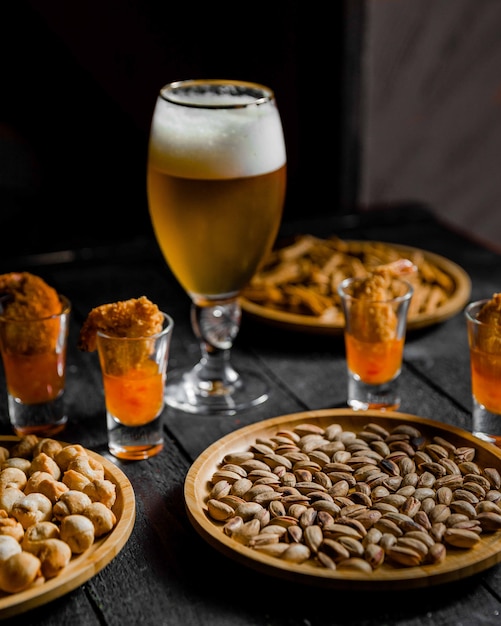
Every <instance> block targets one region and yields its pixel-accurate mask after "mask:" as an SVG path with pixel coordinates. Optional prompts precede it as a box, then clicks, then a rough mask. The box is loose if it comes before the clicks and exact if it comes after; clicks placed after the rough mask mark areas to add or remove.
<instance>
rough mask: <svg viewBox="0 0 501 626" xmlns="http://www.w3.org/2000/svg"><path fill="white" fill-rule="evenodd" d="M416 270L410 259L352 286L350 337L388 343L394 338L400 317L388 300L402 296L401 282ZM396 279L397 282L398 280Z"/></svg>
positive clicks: (377, 269)
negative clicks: (400, 279)
mask: <svg viewBox="0 0 501 626" xmlns="http://www.w3.org/2000/svg"><path fill="white" fill-rule="evenodd" d="M416 271H417V268H416V266H415V265H414V264H413V263H412V261H409V260H408V259H399V260H397V261H393V262H392V263H388V264H385V265H380V266H378V267H376V268H374V270H373V271H372V272H371V273H369V274H368V275H367V276H366V277H365V278H362V279H360V281H359V282H357V283H355V285H354V286H353V291H352V293H351V295H352V297H353V298H356V300H354V302H353V304H352V316H351V333H352V334H353V335H354V336H356V337H357V338H358V339H360V340H361V341H371V342H375V341H385V340H387V339H391V338H393V337H395V334H396V328H397V324H398V318H397V314H396V312H395V309H394V307H393V306H392V305H391V304H389V302H388V301H389V300H391V299H393V298H395V297H398V296H399V295H401V291H399V289H401V286H402V283H401V282H400V281H399V280H398V279H399V278H403V277H405V276H406V275H410V274H414V273H415V272H416ZM396 279H397V280H396Z"/></svg>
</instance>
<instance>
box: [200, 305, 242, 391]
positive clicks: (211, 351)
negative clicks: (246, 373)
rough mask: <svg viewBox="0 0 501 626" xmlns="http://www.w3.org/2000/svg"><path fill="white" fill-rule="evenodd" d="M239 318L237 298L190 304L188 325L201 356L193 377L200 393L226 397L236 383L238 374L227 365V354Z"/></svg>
mask: <svg viewBox="0 0 501 626" xmlns="http://www.w3.org/2000/svg"><path fill="white" fill-rule="evenodd" d="M241 317H242V311H241V308H240V303H239V302H238V299H237V298H233V299H229V300H224V301H217V302H211V303H205V302H204V303H203V304H197V303H193V304H192V306H191V325H192V328H193V332H194V333H195V336H196V337H197V338H198V340H199V341H200V350H201V352H202V357H201V359H200V361H199V363H198V364H197V366H196V368H195V373H196V377H197V382H198V386H199V388H200V390H201V391H202V392H204V393H208V394H218V393H221V394H223V393H227V392H228V388H229V387H233V386H234V385H235V384H236V383H237V382H238V380H239V374H238V373H237V371H236V370H235V369H234V368H233V367H232V365H231V363H230V354H231V348H232V346H233V342H234V340H235V338H236V336H237V335H238V331H239V329H240V320H241Z"/></svg>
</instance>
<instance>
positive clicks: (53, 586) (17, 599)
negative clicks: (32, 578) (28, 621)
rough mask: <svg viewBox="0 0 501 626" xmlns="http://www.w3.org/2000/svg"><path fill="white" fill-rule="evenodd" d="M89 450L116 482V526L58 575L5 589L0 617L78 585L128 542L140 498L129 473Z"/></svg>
mask: <svg viewBox="0 0 501 626" xmlns="http://www.w3.org/2000/svg"><path fill="white" fill-rule="evenodd" d="M17 441H19V438H18V437H14V436H0V445H1V446H5V447H9V446H11V445H12V444H13V443H15V442H17ZM63 445H66V444H63ZM86 452H87V454H89V456H91V457H93V458H94V459H96V460H98V461H100V462H101V463H102V465H103V466H104V470H105V478H107V479H108V480H110V481H111V482H112V483H114V484H115V486H116V494H117V498H116V501H115V504H114V505H113V509H112V510H113V512H114V513H115V515H116V518H117V523H116V525H115V527H114V528H113V530H112V531H111V532H110V533H109V534H107V535H105V536H104V537H102V538H101V539H98V540H97V541H95V542H94V544H93V545H92V546H91V547H90V548H89V549H88V550H87V551H86V552H84V553H83V554H80V555H77V556H73V557H72V559H71V561H70V562H69V564H68V565H67V566H66V567H65V569H64V570H63V571H62V572H61V573H60V574H59V575H58V576H56V577H55V578H51V579H49V580H47V581H46V582H44V583H42V584H41V585H36V586H33V587H31V588H29V589H26V590H25V591H20V592H18V593H13V594H3V593H2V594H1V595H0V619H5V618H7V617H10V616H12V615H18V614H20V613H24V612H25V611H28V610H30V609H33V608H34V607H37V606H40V605H42V604H46V603H47V602H50V601H51V600H54V599H55V598H59V597H60V596H62V595H64V594H66V593H68V592H69V591H72V590H73V589H76V588H77V587H79V586H80V585H82V584H83V583H84V582H86V581H87V580H89V579H90V578H92V577H93V576H95V574H97V573H98V572H99V571H100V570H102V569H103V568H104V567H105V566H106V565H108V563H109V562H110V561H111V560H112V559H113V558H114V557H115V556H116V555H117V554H118V553H119V552H120V550H121V549H122V548H123V546H124V545H125V544H126V543H127V540H128V539H129V537H130V534H131V532H132V529H133V528H134V523H135V520H136V500H135V496H134V490H133V489H132V485H131V484H130V482H129V479H128V478H127V476H125V474H124V473H123V472H122V471H121V470H120V469H118V467H116V466H115V465H113V463H112V462H111V461H108V460H107V459H105V458H104V457H102V456H101V455H99V454H96V453H95V452H92V451H91V450H87V451H86Z"/></svg>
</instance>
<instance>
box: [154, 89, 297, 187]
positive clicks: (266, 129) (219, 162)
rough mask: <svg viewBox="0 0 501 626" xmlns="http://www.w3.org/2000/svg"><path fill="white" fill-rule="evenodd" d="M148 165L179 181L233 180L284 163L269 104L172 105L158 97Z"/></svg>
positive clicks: (282, 145) (274, 111) (278, 126)
mask: <svg viewBox="0 0 501 626" xmlns="http://www.w3.org/2000/svg"><path fill="white" fill-rule="evenodd" d="M149 149H150V157H149V158H150V165H151V166H152V167H153V168H154V169H156V170H160V171H162V172H165V173H169V174H171V175H173V176H180V177H183V178H205V179H216V178H238V177H245V176H258V175H260V174H266V173H268V172H273V171H275V170H277V169H279V168H280V167H282V166H283V165H284V164H285V162H286V154H285V142H284V137H283V131H282V126H281V123H280V118H279V113H278V110H277V108H276V107H275V105H274V104H271V103H270V104H261V105H258V106H249V107H243V108H239V109H202V108H192V107H184V106H176V105H173V104H172V103H169V102H166V101H165V100H163V99H162V98H160V97H159V98H158V100H157V103H156V107H155V111H154V113H153V120H152V125H151V134H150V147H149Z"/></svg>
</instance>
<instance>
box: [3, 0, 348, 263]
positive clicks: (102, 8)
mask: <svg viewBox="0 0 501 626" xmlns="http://www.w3.org/2000/svg"><path fill="white" fill-rule="evenodd" d="M327 6H328V7H329V10H328V11H327ZM2 14H3V16H2V20H1V22H2V26H1V31H2V33H1V37H0V58H1V59H2V61H1V67H0V69H1V72H0V73H1V78H0V80H1V85H2V86H1V93H0V96H1V97H0V227H1V228H2V241H3V244H2V248H1V250H0V254H3V255H5V254H8V253H10V252H11V251H14V252H18V253H20V254H25V253H32V252H38V251H44V250H53V249H66V248H69V247H72V246H76V245H86V244H87V243H93V242H96V241H97V242H101V241H102V242H106V241H108V240H110V239H111V240H115V239H120V240H123V239H128V238H129V239H134V238H136V237H140V236H143V235H146V236H149V235H151V227H150V223H149V219H148V212H147V205H146V190H145V172H146V149H147V141H148V132H149V124H150V119H151V114H152V112H153V108H154V105H155V99H156V95H157V92H158V89H159V88H160V87H161V86H162V85H163V84H165V83H167V82H169V81H171V80H180V79H185V78H198V77H223V78H240V79H243V80H251V81H257V82H261V83H264V84H267V85H268V86H270V87H272V88H273V89H274V91H275V93H276V97H277V102H278V106H279V109H280V111H281V115H282V121H283V126H284V132H285V138H286V144H287V152H288V171H289V175H288V194H287V203H286V209H285V215H284V217H285V218H287V217H294V216H296V215H313V214H325V213H326V212H346V211H350V210H351V207H352V203H353V198H354V190H353V188H354V185H355V179H356V151H354V150H353V146H354V145H355V144H356V132H357V128H356V106H354V104H355V103H356V99H357V74H356V63H357V58H358V48H357V45H358V42H357V38H358V32H359V25H360V14H359V12H358V2H350V1H348V2H346V3H345V2H334V3H330V4H329V5H321V4H320V3H315V4H314V5H309V6H306V3H302V2H300V1H299V0H294V1H286V0H272V1H271V2H268V3H265V4H262V5H258V6H257V5H256V6H252V5H246V6H237V5H235V4H234V3H230V2H219V3H216V4H214V3H197V4H196V5H194V4H193V3H188V2H175V3H172V2H169V3H158V2H153V1H151V0H146V1H140V0H132V1H129V2H123V1H122V2H119V1H117V2H114V1H113V0H104V1H101V2H85V3H74V2H67V0H46V1H28V0H16V1H15V2H10V3H7V4H4V5H3V7H2ZM347 112H348V113H349V114H348V113H347Z"/></svg>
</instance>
